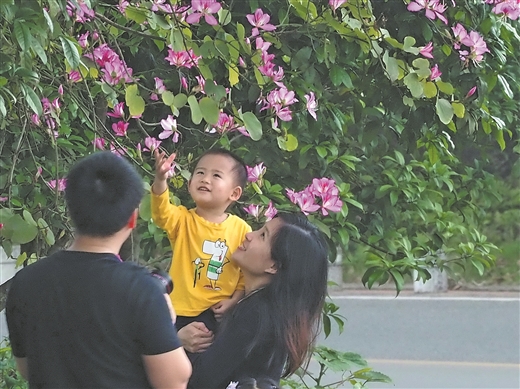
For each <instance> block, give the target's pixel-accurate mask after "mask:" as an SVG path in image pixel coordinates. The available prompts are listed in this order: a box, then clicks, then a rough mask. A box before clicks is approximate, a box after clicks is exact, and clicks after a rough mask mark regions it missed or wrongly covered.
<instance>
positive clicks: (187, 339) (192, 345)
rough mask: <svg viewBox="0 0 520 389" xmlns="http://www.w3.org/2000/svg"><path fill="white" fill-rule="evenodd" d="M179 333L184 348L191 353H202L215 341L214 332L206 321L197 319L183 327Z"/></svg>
mask: <svg viewBox="0 0 520 389" xmlns="http://www.w3.org/2000/svg"><path fill="white" fill-rule="evenodd" d="M177 335H178V337H179V339H180V340H181V343H182V345H183V346H184V348H185V349H186V350H187V351H189V352H190V353H201V352H203V351H206V349H207V348H208V347H209V346H211V343H213V332H212V331H210V330H208V329H207V328H206V326H205V325H204V323H201V322H198V321H195V322H193V323H190V324H188V325H187V326H185V327H182V328H181V329H180V330H179V331H178V332H177Z"/></svg>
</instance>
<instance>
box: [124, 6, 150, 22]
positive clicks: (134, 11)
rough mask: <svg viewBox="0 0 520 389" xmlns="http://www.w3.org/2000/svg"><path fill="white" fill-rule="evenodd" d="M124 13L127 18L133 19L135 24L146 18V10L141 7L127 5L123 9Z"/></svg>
mask: <svg viewBox="0 0 520 389" xmlns="http://www.w3.org/2000/svg"><path fill="white" fill-rule="evenodd" d="M125 15H126V17H127V18H128V19H130V20H133V21H134V22H136V23H137V24H142V23H143V22H144V21H145V20H146V16H147V11H146V9H143V8H135V7H132V6H128V7H126V9H125Z"/></svg>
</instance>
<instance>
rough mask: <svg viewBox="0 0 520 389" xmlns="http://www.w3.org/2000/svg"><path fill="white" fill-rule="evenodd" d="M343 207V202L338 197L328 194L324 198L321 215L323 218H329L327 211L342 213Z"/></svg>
mask: <svg viewBox="0 0 520 389" xmlns="http://www.w3.org/2000/svg"><path fill="white" fill-rule="evenodd" d="M342 206H343V202H342V201H341V200H340V199H339V197H338V196H334V195H332V194H330V193H327V194H325V196H324V197H323V198H322V204H321V213H322V215H323V216H327V215H328V214H329V213H328V212H327V211H330V212H339V211H341V207H342Z"/></svg>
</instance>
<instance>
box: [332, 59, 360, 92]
mask: <svg viewBox="0 0 520 389" xmlns="http://www.w3.org/2000/svg"><path fill="white" fill-rule="evenodd" d="M330 80H331V81H332V84H333V85H334V86H340V85H341V84H343V85H345V86H346V87H347V88H349V89H354V86H353V85H352V80H351V79H350V76H349V74H348V73H347V71H346V70H345V69H344V68H343V67H341V66H338V65H332V69H331V70H330Z"/></svg>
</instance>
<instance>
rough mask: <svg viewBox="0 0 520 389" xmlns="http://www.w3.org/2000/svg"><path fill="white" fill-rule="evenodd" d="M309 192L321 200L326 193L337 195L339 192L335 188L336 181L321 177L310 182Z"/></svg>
mask: <svg viewBox="0 0 520 389" xmlns="http://www.w3.org/2000/svg"><path fill="white" fill-rule="evenodd" d="M311 192H312V194H313V195H315V196H319V197H322V198H323V197H324V196H325V194H327V193H332V194H334V195H337V194H338V192H339V191H338V188H337V187H336V181H334V180H332V179H330V178H327V177H322V178H314V179H313V180H312V185H311Z"/></svg>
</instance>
